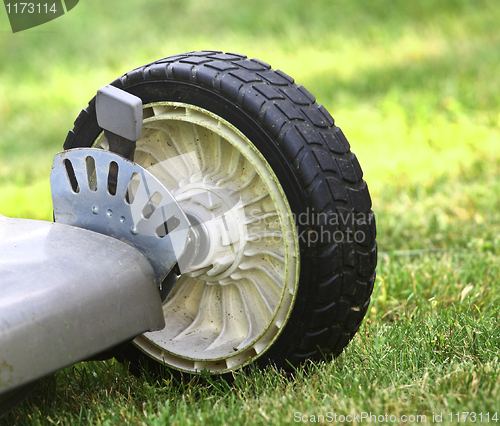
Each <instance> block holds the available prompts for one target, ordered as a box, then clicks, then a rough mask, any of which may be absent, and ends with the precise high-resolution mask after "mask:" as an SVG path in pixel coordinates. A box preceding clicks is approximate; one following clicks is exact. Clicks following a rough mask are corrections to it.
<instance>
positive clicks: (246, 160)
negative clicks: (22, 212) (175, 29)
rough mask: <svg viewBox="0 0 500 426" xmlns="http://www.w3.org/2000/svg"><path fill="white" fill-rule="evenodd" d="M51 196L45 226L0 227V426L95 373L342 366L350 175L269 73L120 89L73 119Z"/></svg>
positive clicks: (189, 68) (255, 65)
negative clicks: (61, 381) (116, 363)
mask: <svg viewBox="0 0 500 426" xmlns="http://www.w3.org/2000/svg"><path fill="white" fill-rule="evenodd" d="M50 184H51V191H52V199H53V212H54V221H53V222H46V221H38V220H29V219H16V218H7V217H4V216H0V412H3V413H5V412H6V410H8V409H10V408H12V407H13V406H14V405H15V404H16V403H18V402H19V401H20V400H22V399H23V398H24V397H25V396H26V395H27V393H28V392H29V391H30V390H31V389H32V388H33V386H34V383H36V382H37V381H38V380H39V379H41V378H42V377H44V376H47V375H49V374H51V373H54V372H56V371H57V370H60V369H62V368H65V367H67V366H69V365H72V364H74V363H77V362H80V361H85V360H89V359H106V358H109V357H113V356H114V357H116V358H118V359H119V360H121V361H126V362H128V363H129V364H130V368H131V369H132V370H134V371H136V372H140V371H141V369H148V370H149V371H151V372H152V373H158V372H160V371H161V370H162V369H165V368H167V369H168V370H170V371H171V372H172V373H173V374H175V375H179V376H182V375H187V376H191V375H197V374H201V373H202V372H208V374H210V375H212V376H220V377H222V378H225V379H230V377H231V375H232V374H234V373H235V372H236V371H237V370H239V369H242V368H247V367H248V366H251V365H253V366H257V367H264V366H266V365H269V364H272V365H274V366H276V367H277V368H280V369H283V370H285V371H293V369H294V368H295V367H297V366H298V365H300V364H301V363H303V362H305V361H306V360H313V361H321V360H328V359H331V357H332V356H337V355H339V354H340V353H341V352H342V351H343V349H344V348H345V347H346V345H347V344H348V342H349V341H350V340H351V339H352V338H353V336H354V334H355V333H356V331H357V330H358V328H359V326H360V324H361V322H362V319H363V317H364V315H365V313H366V311H367V308H368V305H369V302H370V296H371V293H372V289H373V283H374V280H375V266H376V262H377V253H376V247H377V246H376V241H375V236H376V233H375V220H374V215H373V212H372V210H371V200H370V196H369V193H368V189H367V185H366V183H365V182H364V181H363V175H362V171H361V168H360V166H359V163H358V161H357V159H356V157H355V155H354V154H353V153H352V152H351V150H350V145H349V143H348V142H347V139H346V138H345V136H344V134H343V132H342V131H341V130H340V128H339V127H337V126H336V125H335V123H334V120H333V118H332V117H331V116H330V114H329V113H328V112H327V111H326V109H325V108H324V107H323V106H322V105H320V104H318V103H317V102H316V100H315V98H314V97H313V96H312V95H311V94H310V93H309V92H308V91H307V90H306V89H305V88H304V87H303V86H300V85H297V84H296V83H295V82H294V80H293V79H292V78H291V77H290V76H288V75H287V74H285V73H284V72H282V71H279V70H278V71H276V70H273V69H271V67H270V66H269V65H268V64H266V63H265V62H262V61H259V60H256V59H248V58H247V57H245V56H243V55H238V54H233V53H222V52H217V51H202V52H191V53H187V54H182V55H176V56H171V57H167V58H164V59H161V60H158V61H155V62H152V63H150V64H147V65H145V66H142V67H140V68H137V69H135V70H133V71H130V72H128V73H126V74H124V75H123V76H121V77H120V78H118V79H117V80H115V81H113V82H112V83H110V84H109V85H105V86H104V87H102V88H101V89H99V90H98V92H97V95H96V96H95V97H94V98H93V99H92V100H91V101H90V103H89V105H88V106H87V107H86V108H85V109H83V110H82V111H81V113H80V115H79V116H78V118H77V119H76V121H75V123H74V128H73V129H72V130H71V131H70V132H69V133H68V136H67V138H66V141H65V142H64V150H63V151H62V152H60V153H57V154H56V155H55V157H54V162H53V165H52V172H51V177H50ZM0 213H1V212H0ZM205 374H207V373H205Z"/></svg>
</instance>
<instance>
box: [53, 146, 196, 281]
mask: <svg viewBox="0 0 500 426" xmlns="http://www.w3.org/2000/svg"><path fill="white" fill-rule="evenodd" d="M50 185H51V189H52V202H53V205H54V217H55V221H56V222H59V223H64V224H67V225H72V226H77V227H80V228H85V229H89V230H92V231H96V232H99V233H101V234H105V235H109V236H112V237H114V238H117V239H119V240H122V241H125V242H128V243H130V244H131V245H132V246H134V247H135V248H137V249H138V250H139V251H140V252H141V253H142V254H144V256H146V258H147V259H148V260H149V262H150V263H151V265H152V266H153V269H154V270H155V274H156V277H157V280H158V282H160V283H161V282H162V281H163V279H164V278H165V277H166V276H167V275H168V273H169V272H170V270H171V269H172V267H173V266H174V265H175V263H176V262H177V260H178V259H179V258H180V257H181V255H182V254H183V253H184V251H185V249H186V246H187V244H188V236H189V231H190V222H189V220H188V218H187V217H186V215H185V214H184V212H183V210H182V208H181V207H180V206H179V204H178V203H177V201H176V200H175V198H174V197H173V195H172V194H171V193H170V192H169V191H168V190H167V188H165V186H163V184H162V183H161V182H160V181H159V180H158V179H157V178H156V177H155V176H154V175H152V174H151V173H150V172H148V171H147V170H146V169H144V168H143V167H141V166H139V165H138V164H136V163H133V162H131V161H129V160H127V159H125V158H123V157H122V156H120V155H118V154H115V153H112V152H109V151H103V150H100V149H94V148H76V149H72V150H69V151H64V152H61V153H58V154H56V155H55V157H54V163H53V166H52V174H51V177H50Z"/></svg>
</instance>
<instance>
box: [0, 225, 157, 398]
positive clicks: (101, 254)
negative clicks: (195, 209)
mask: <svg viewBox="0 0 500 426" xmlns="http://www.w3.org/2000/svg"><path fill="white" fill-rule="evenodd" d="M0 294H1V298H0V394H1V393H3V392H6V391H7V390H11V389H13V388H15V387H18V386H21V385H23V384H26V383H29V382H31V381H33V380H36V379H38V378H41V377H43V376H45V375H47V374H50V373H52V372H54V371H57V370H59V369H61V368H63V367H65V366H68V365H71V364H74V363H75V362H78V361H81V360H84V359H86V358H88V357H90V356H92V355H95V354H98V353H100V352H103V351H105V350H107V349H109V348H112V347H113V346H115V345H117V344H119V343H122V342H125V341H127V340H129V339H132V338H134V337H136V336H137V335H139V334H141V333H143V332H145V331H153V330H159V329H162V328H163V327H164V325H165V322H164V318H163V312H162V308H161V300H160V296H159V293H158V287H157V282H156V279H155V272H154V270H153V268H152V266H151V265H150V263H149V262H148V260H147V259H146V258H145V257H144V256H143V255H142V254H141V253H140V252H139V251H138V250H136V249H135V248H133V247H131V246H130V245H128V244H126V243H124V242H121V241H119V240H117V239H115V238H111V237H108V236H105V235H101V234H98V233H95V232H92V231H88V230H85V229H80V228H76V227H72V226H67V225H63V224H59V223H50V222H44V221H36V220H26V219H11V218H7V217H4V216H1V215H0Z"/></svg>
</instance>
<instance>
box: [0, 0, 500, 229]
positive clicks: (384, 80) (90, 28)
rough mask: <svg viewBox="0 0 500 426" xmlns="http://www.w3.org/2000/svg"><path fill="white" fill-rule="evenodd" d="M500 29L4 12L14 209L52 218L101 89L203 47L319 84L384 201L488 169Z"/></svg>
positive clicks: (490, 13) (93, 7)
mask: <svg viewBox="0 0 500 426" xmlns="http://www.w3.org/2000/svg"><path fill="white" fill-rule="evenodd" d="M498 22H500V6H499V4H498V2H497V1H496V0H421V1H419V2H406V1H391V0H378V1H376V2H373V1H371V0H356V1H353V0H336V1H331V0H312V1H308V2H305V1H302V0H277V1H273V2H269V1H267V0H253V1H251V2H250V1H248V2H237V1H234V0H219V1H213V0H167V1H165V0H161V1H160V0H137V1H134V2H127V3H125V2H119V1H115V0H111V1H106V2H103V1H98V0H82V1H81V2H80V3H79V4H78V6H77V7H75V9H73V10H72V11H71V12H69V13H68V14H66V15H64V16H63V17H61V18H58V19H56V20H54V21H52V22H50V23H47V24H45V25H43V26H39V27H36V28H33V29H30V30H27V31H24V32H21V33H16V34H12V33H9V24H8V20H7V14H6V13H0V28H1V29H2V30H3V31H2V33H1V36H0V134H1V139H0V182H1V185H0V212H1V213H2V214H4V215H11V216H18V217H32V218H43V219H48V220H49V219H50V217H51V214H50V196H49V195H48V194H49V187H48V179H47V176H48V174H49V172H50V164H51V157H52V155H53V154H54V153H55V152H57V151H58V150H59V149H60V147H61V145H62V142H63V141H64V139H65V136H66V134H67V131H68V130H69V129H71V128H72V123H73V121H74V119H75V118H76V116H77V115H78V113H79V111H80V109H81V108H82V107H84V106H85V105H86V104H87V102H88V100H89V99H90V98H91V97H92V96H93V95H94V93H95V92H96V90H97V89H98V88H99V87H101V86H102V85H103V84H106V83H108V82H110V81H112V80H113V79H114V78H116V77H117V76H119V75H121V74H123V73H124V72H126V71H129V70H130V69H133V68H135V67H137V66H140V65H143V64H144V63H147V62H150V61H153V60H155V59H159V58H160V57H164V56H168V55H171V54H176V53H182V52H185V51H190V50H200V49H218V50H223V51H233V52H240V53H245V54H247V55H248V56H250V57H257V58H259V59H262V60H264V61H266V62H269V63H270V64H271V65H272V66H273V67H274V68H279V69H282V70H283V71H285V72H287V73H288V74H290V75H291V76H293V77H294V78H295V79H296V81H297V82H298V83H300V84H303V85H304V86H305V87H306V88H308V90H309V91H310V92H311V93H313V94H314V95H315V96H316V97H317V99H318V101H319V102H320V103H322V104H324V105H325V106H326V108H327V109H328V110H329V111H330V112H331V113H332V115H333V116H334V117H335V118H336V121H337V124H338V125H339V126H341V127H342V128H343V130H344V132H345V133H346V135H347V136H348V138H349V140H350V141H351V144H352V145H353V150H354V151H355V153H356V154H357V155H358V157H359V159H360V162H361V165H362V167H363V169H364V171H365V176H366V179H367V181H368V183H369V186H370V188H371V191H372V195H373V197H374V199H375V201H377V197H378V195H379V194H381V192H383V191H385V190H386V189H387V188H392V189H395V190H397V191H398V192H399V191H400V190H403V192H406V191H407V189H408V188H410V187H413V186H415V185H417V186H418V185H429V184H432V182H434V181H435V180H436V179H438V178H441V177H442V176H443V175H446V176H449V178H450V179H451V180H453V179H455V177H456V176H458V175H463V174H464V172H465V173H467V172H466V171H469V172H470V173H479V174H481V173H482V170H483V169H484V168H485V167H486V168H492V167H496V165H497V164H496V162H495V159H498V153H497V151H498V146H499V125H500V109H499V105H500V79H499V78H498V75H499V74H500V72H499V71H500V50H499V46H500V32H499V31H498ZM474 167H475V169H474ZM474 170H475V171H474ZM462 207H463V206H462Z"/></svg>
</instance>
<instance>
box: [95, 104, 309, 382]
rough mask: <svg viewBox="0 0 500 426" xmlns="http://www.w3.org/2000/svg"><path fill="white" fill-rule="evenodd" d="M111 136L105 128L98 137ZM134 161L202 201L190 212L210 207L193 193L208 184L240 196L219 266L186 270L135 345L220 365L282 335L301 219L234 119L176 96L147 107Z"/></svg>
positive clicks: (193, 202) (189, 202)
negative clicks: (155, 322)
mask: <svg viewBox="0 0 500 426" xmlns="http://www.w3.org/2000/svg"><path fill="white" fill-rule="evenodd" d="M106 145H107V141H106V139H105V137H104V136H103V134H101V136H100V137H99V138H98V139H97V141H96V143H95V144H94V146H98V147H102V148H106V147H107V146H106ZM134 161H136V162H137V163H138V164H140V165H142V166H143V167H146V168H148V170H149V171H151V172H152V173H153V174H154V175H155V176H156V177H157V178H159V179H160V180H161V181H162V183H163V184H164V185H165V186H166V187H167V188H168V189H169V190H170V191H171V192H172V193H173V194H174V196H175V197H176V198H177V200H178V201H179V202H180V203H181V206H182V207H183V209H185V211H188V210H193V209H198V210H197V211H194V212H192V213H194V214H196V215H197V216H198V217H199V216H200V215H203V214H205V217H204V219H206V217H207V216H206V210H209V209H207V208H205V207H203V206H201V207H199V203H198V201H199V200H197V198H196V197H198V196H199V194H200V193H202V192H203V191H204V190H205V191H206V192H210V193H211V194H216V196H215V198H216V199H218V200H219V201H220V200H222V199H225V194H228V195H231V197H232V198H234V197H238V200H239V204H238V205H237V206H236V207H237V208H236V207H235V208H234V209H233V210H234V211H236V213H234V214H233V216H228V215H226V217H229V219H228V220H229V221H231V217H233V219H234V220H233V221H232V222H233V224H232V225H231V224H230V225H229V227H230V228H231V226H232V228H231V229H230V230H231V237H230V238H233V239H235V240H236V241H230V243H231V244H230V245H229V247H230V248H231V250H230V251H227V248H228V246H227V243H228V242H227V241H226V242H225V245H224V237H222V240H221V241H222V243H221V242H219V243H218V245H217V250H218V251H217V252H214V253H212V260H215V266H214V264H211V265H210V266H207V267H204V268H202V269H200V270H196V271H191V272H188V273H186V274H185V275H183V276H182V277H181V279H180V280H179V282H178V284H177V285H176V287H175V288H174V289H173V290H172V292H171V293H170V295H169V296H168V298H167V299H166V300H165V302H164V304H163V312H164V315H165V323H166V326H165V328H164V329H163V330H161V331H156V332H150V333H145V334H143V335H141V336H139V337H137V338H136V339H135V340H134V344H135V345H136V346H137V347H138V348H139V349H140V350H141V351H143V352H144V353H145V354H147V355H148V356H149V357H151V358H153V359H154V360H156V361H158V362H161V363H164V364H165V365H167V366H170V367H173V368H175V369H177V370H181V371H186V372H197V371H201V370H204V369H205V370H208V371H210V372H213V373H224V372H228V371H231V370H235V369H237V368H239V367H242V366H244V365H246V364H248V363H250V362H251V361H252V359H254V358H256V357H259V356H260V355H261V354H262V353H263V352H264V351H266V350H267V349H268V348H269V347H271V346H272V344H273V343H274V341H275V340H276V339H277V337H278V335H279V334H280V332H281V330H282V328H283V326H284V325H285V324H286V322H287V320H288V317H289V315H290V314H291V311H292V308H293V304H294V301H295V295H296V292H297V287H298V276H299V261H298V260H299V259H298V253H299V251H298V238H297V233H296V229H295V223H294V220H293V215H292V212H291V209H290V206H289V205H288V202H287V200H286V197H285V194H284V191H283V189H282V187H281V185H280V184H279V182H278V180H277V178H276V176H275V174H274V172H273V170H272V169H271V167H270V166H269V164H268V163H267V161H266V160H265V159H264V157H263V156H262V155H261V154H260V152H259V151H258V150H257V149H256V148H255V146H254V145H253V144H252V143H251V142H250V141H249V140H248V139H247V138H246V137H245V136H244V135H243V134H242V133H240V132H239V131H238V130H237V129H236V128H235V127H233V126H232V125H231V124H229V123H228V122H226V121H225V120H223V119H221V118H220V117H218V116H216V115H215V114H213V113H211V112H209V111H206V110H204V109H201V108H199V107H196V106H193V105H187V104H182V103H176V102H160V103H152V104H148V105H145V106H144V120H143V130H142V135H141V138H140V139H139V140H138V141H137V148H136V151H135V157H134ZM193 188H194V189H193ZM190 193H194V194H195V196H193V197H192V198H190V197H189V194H190ZM217 194H222V195H220V197H219V198H218V195H217ZM181 199H182V201H180V200H181ZM222 204H224V203H222ZM194 206H198V207H194ZM231 211H232V210H231ZM212 213H214V214H213V216H217V215H218V214H219V215H220V212H217V211H214V212H212ZM238 215H240V216H238ZM219 220H220V218H219ZM226 222H227V220H226ZM211 223H212V224H215V223H216V222H211ZM225 226H226V228H227V224H226V225H225ZM226 240H227V238H226ZM224 250H226V251H224ZM217 256H219V257H222V258H218V257H217ZM214 271H215V272H214ZM183 272H184V271H183Z"/></svg>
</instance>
